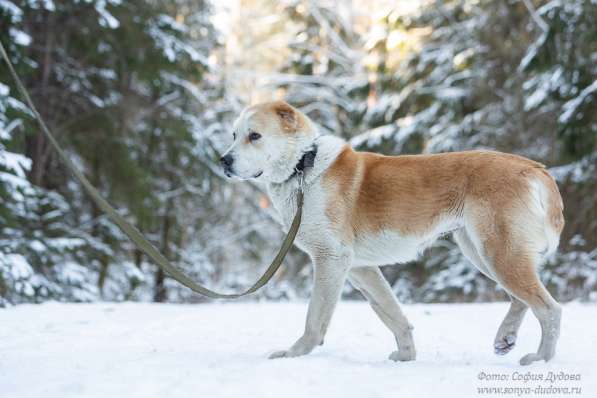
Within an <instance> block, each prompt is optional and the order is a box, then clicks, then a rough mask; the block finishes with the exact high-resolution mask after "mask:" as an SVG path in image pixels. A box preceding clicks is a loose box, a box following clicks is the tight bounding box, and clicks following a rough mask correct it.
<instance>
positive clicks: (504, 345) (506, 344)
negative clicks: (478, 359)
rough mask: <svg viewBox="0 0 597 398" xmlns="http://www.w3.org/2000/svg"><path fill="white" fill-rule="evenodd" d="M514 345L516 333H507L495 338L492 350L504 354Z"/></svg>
mask: <svg viewBox="0 0 597 398" xmlns="http://www.w3.org/2000/svg"><path fill="white" fill-rule="evenodd" d="M515 345H516V335H514V334H507V335H505V336H504V337H502V338H501V339H499V340H497V341H496V342H495V343H493V349H494V352H495V353H496V354H497V355H506V354H507V353H509V352H510V351H512V349H513V348H514V346H515Z"/></svg>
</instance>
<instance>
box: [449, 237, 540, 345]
mask: <svg viewBox="0 0 597 398" xmlns="http://www.w3.org/2000/svg"><path fill="white" fill-rule="evenodd" d="M454 240H456V243H457V244H458V246H459V247H460V250H461V251H462V254H464V256H465V257H466V258H467V259H468V260H469V261H470V262H471V263H473V265H474V266H475V267H477V269H478V270H479V271H480V272H481V273H482V274H483V275H485V276H487V277H488V278H489V279H492V280H493V281H494V282H497V281H496V276H495V275H494V274H493V271H491V269H490V268H488V267H487V266H486V265H485V264H484V261H483V259H482V258H481V256H480V255H479V253H478V252H477V249H476V248H475V245H474V244H473V242H472V241H471V239H470V237H469V236H468V235H467V233H466V231H465V230H464V229H460V230H458V231H456V232H454ZM509 297H510V301H511V304H510V309H509V310H508V313H507V314H506V317H505V318H504V320H503V321H502V323H501V325H500V327H499V328H498V331H497V334H496V336H495V340H494V342H493V349H494V351H495V353H496V354H498V355H505V354H507V353H509V352H510V351H511V350H512V349H513V348H514V345H515V344H516V339H517V336H518V330H519V329H520V325H521V324H522V321H523V319H524V316H525V314H526V312H527V309H528V307H527V305H526V304H525V303H523V302H522V301H520V300H518V299H517V298H516V297H514V296H512V295H509Z"/></svg>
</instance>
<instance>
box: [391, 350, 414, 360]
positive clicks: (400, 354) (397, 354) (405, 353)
mask: <svg viewBox="0 0 597 398" xmlns="http://www.w3.org/2000/svg"><path fill="white" fill-rule="evenodd" d="M416 356H417V355H416V353H415V349H414V348H411V349H401V350H398V351H394V352H392V353H391V354H390V357H389V358H390V359H391V360H392V361H400V362H406V361H414V360H415V358H416Z"/></svg>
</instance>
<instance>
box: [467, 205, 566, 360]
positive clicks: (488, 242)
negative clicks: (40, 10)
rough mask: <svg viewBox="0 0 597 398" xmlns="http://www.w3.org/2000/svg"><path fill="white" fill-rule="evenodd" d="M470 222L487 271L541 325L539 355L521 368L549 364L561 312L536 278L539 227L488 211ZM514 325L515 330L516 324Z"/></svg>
mask: <svg viewBox="0 0 597 398" xmlns="http://www.w3.org/2000/svg"><path fill="white" fill-rule="evenodd" d="M488 214H489V215H490V218H489V219H487V216H488ZM470 220H471V221H473V222H471V223H470V224H468V225H467V233H469V234H470V233H471V231H472V232H473V233H476V236H475V238H474V239H472V241H473V242H474V243H475V247H476V249H477V252H478V253H479V254H480V256H481V258H482V259H483V261H484V263H485V265H486V266H487V268H488V269H489V270H490V271H491V273H492V274H493V275H495V277H496V280H497V282H498V283H499V284H500V285H502V286H503V288H504V289H505V290H506V292H508V294H510V295H511V296H513V297H515V298H517V299H518V300H519V301H521V302H523V303H524V304H526V305H527V306H529V307H530V308H531V310H532V311H533V314H534V315H535V317H537V320H538V321H539V324H540V325H541V342H540V344H539V348H538V349H537V352H536V353H531V354H528V355H525V356H524V357H522V358H521V359H520V364H521V365H528V364H530V363H532V362H534V361H539V360H545V361H549V360H550V359H551V358H553V356H554V355H555V350H556V344H557V341H558V337H559V335H560V322H561V318H562V309H561V307H560V305H559V304H558V303H557V302H556V301H555V300H554V299H553V297H552V296H551V295H550V294H549V292H548V291H547V289H546V288H545V286H543V284H542V283H541V280H540V279H539V275H538V274H537V263H538V261H539V258H540V255H539V249H538V248H540V247H541V246H542V244H541V243H542V241H541V239H542V238H543V235H542V234H539V233H538V232H537V230H539V227H538V226H537V225H539V226H540V224H539V223H537V222H536V220H534V219H533V218H532V217H528V218H527V219H526V220H525V223H524V224H522V223H520V224H519V223H516V219H515V218H514V219H513V217H512V216H511V215H510V216H509V215H508V214H506V213H500V212H493V213H491V212H488V211H481V212H479V213H477V214H474V213H473V217H471V218H470ZM475 220H477V222H474V221H475ZM480 220H482V222H481V221H480ZM469 228H470V231H469ZM469 236H470V235H469ZM514 312H515V314H516V313H520V312H521V311H520V310H515V311H514ZM513 325H514V326H516V323H513Z"/></svg>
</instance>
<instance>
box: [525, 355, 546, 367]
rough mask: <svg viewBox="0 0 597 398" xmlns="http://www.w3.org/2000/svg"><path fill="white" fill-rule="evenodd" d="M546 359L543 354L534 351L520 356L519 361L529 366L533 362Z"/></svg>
mask: <svg viewBox="0 0 597 398" xmlns="http://www.w3.org/2000/svg"><path fill="white" fill-rule="evenodd" d="M544 360H545V358H544V357H543V355H539V354H536V353H534V352H532V353H530V354H527V355H525V356H524V357H522V358H520V362H519V363H520V364H521V365H522V366H527V365H530V364H532V363H533V362H535V361H544Z"/></svg>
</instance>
